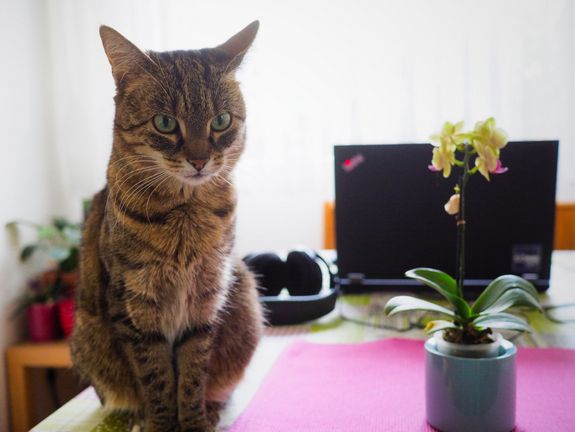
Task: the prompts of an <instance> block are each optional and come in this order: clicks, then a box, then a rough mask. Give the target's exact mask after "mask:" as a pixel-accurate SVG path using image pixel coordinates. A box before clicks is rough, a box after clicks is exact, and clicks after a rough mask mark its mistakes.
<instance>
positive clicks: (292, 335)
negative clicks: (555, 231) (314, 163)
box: [33, 252, 575, 432]
mask: <svg viewBox="0 0 575 432" xmlns="http://www.w3.org/2000/svg"><path fill="white" fill-rule="evenodd" d="M551 287H552V288H551V289H550V290H549V293H548V294H545V295H543V296H542V297H543V298H542V301H543V303H544V304H558V303H566V302H575V252H560V253H555V254H554V256H553V270H552V281H551ZM391 295H393V294H373V295H358V296H346V297H345V298H341V299H340V300H339V304H338V309H337V310H336V311H334V312H332V313H331V314H329V315H328V316H326V317H323V318H322V319H320V320H318V321H316V322H313V323H310V324H306V325H300V326H287V327H279V328H269V329H267V330H266V333H265V336H264V338H263V340H262V341H261V343H260V345H259V346H258V348H257V350H256V352H255V354H254V358H253V360H252V362H251V364H250V366H249V367H248V369H247V371H246V376H245V378H244V380H243V381H242V382H241V383H240V385H239V386H238V388H237V389H236V391H235V392H234V393H233V395H232V398H231V400H230V402H229V405H228V407H227V408H226V410H225V411H224V413H223V415H222V419H221V423H220V430H221V431H225V430H226V429H227V427H228V426H229V425H231V424H232V423H233V421H234V420H235V419H236V418H237V417H238V415H239V414H240V413H241V412H242V411H243V410H244V409H245V407H246V406H247V405H248V403H249V402H250V400H251V398H252V397H253V395H254V394H255V393H256V391H257V389H258V387H259V385H260V384H261V382H262V381H263V380H264V378H265V376H266V374H267V372H268V371H269V370H270V368H271V367H272V365H273V363H274V361H275V360H276V359H277V357H278V356H279V354H280V353H281V351H282V350H283V349H284V348H285V347H286V346H287V345H289V344H290V343H292V342H293V341H295V340H297V339H302V338H303V339H305V340H307V341H310V342H318V343H335V342H349V343H352V342H363V341H372V340H378V339H382V338H386V337H397V336H398V335H400V336H401V337H406V338H417V339H424V338H425V336H424V335H423V334H422V332H421V331H420V330H417V329H412V330H409V331H406V332H402V333H398V332H397V331H393V330H385V329H379V328H375V327H369V326H365V325H360V324H356V323H353V322H350V321H346V320H344V319H342V318H341V316H342V314H343V315H345V316H353V317H358V318H360V319H362V320H367V321H369V322H371V323H372V324H378V323H379V324H388V325H389V324H391V325H394V326H402V325H403V324H404V322H403V321H402V320H407V319H408V317H407V316H399V317H392V318H386V317H383V316H382V313H381V310H382V308H383V305H384V304H385V302H386V301H387V299H389V297H390V296H391ZM574 315H575V312H574ZM529 319H530V321H531V323H532V325H533V326H534V328H535V330H536V333H535V334H533V335H522V336H520V337H519V338H517V339H515V341H514V342H515V343H516V344H517V345H522V346H541V347H547V346H563V347H567V348H572V349H575V323H571V324H565V325H561V326H559V325H556V324H553V323H552V322H549V321H547V320H545V319H544V318H542V317H541V316H538V315H536V314H535V313H533V314H531V313H530V314H529ZM125 424H126V419H125V418H123V417H122V416H120V415H115V414H110V413H108V412H106V411H104V410H103V409H102V408H101V407H100V405H99V402H98V399H97V397H96V395H95V393H94V391H93V389H91V388H89V389H87V390H86V391H84V392H83V393H81V394H80V395H79V396H77V397H76V398H74V399H73V400H72V401H70V402H68V403H67V404H66V405H64V406H63V407H62V408H61V409H60V410H58V411H57V412H55V413H54V414H52V415H51V416H50V417H48V418H47V419H46V420H44V421H43V422H42V423H40V424H39V425H38V426H36V427H35V428H34V429H33V432H55V431H62V432H63V431H65V432H80V431H91V430H95V431H101V432H105V431H113V430H125Z"/></svg>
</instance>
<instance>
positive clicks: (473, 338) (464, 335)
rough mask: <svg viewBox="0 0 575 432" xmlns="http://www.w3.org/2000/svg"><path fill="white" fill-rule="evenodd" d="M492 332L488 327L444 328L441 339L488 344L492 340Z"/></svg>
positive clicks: (460, 342)
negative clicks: (481, 328)
mask: <svg viewBox="0 0 575 432" xmlns="http://www.w3.org/2000/svg"><path fill="white" fill-rule="evenodd" d="M492 333H493V332H492V331H491V329H490V328H486V329H485V330H477V329H476V328H474V327H465V328H460V329H459V328H458V329H446V330H445V331H444V332H443V339H445V340H446V341H447V342H451V343H457V344H463V345H478V344H488V343H491V342H494V339H493V337H491V334H492Z"/></svg>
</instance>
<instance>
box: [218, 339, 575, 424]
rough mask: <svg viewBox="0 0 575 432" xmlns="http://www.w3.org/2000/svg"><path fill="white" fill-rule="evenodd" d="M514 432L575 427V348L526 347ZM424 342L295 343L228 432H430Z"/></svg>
mask: <svg viewBox="0 0 575 432" xmlns="http://www.w3.org/2000/svg"><path fill="white" fill-rule="evenodd" d="M517 373H518V377H517V378H518V383H517V427H516V429H515V431H516V432H524V431H528V432H531V431H542V432H548V431H549V432H551V431H553V432H563V431H566V432H567V431H569V432H573V431H575V351H572V350H564V349H555V348H550V349H536V348H520V349H519V354H518V364H517ZM433 430H434V429H433V428H431V427H430V426H428V425H427V423H426V421H425V402H424V349H423V342H422V341H419V340H408V339H385V340H381V341H377V342H369V343H360V344H339V345H327V344H313V343H308V342H296V343H294V344H292V345H291V346H289V347H288V348H287V349H286V350H285V351H284V352H283V353H282V354H281V356H280V358H279V359H278V361H277V363H276V364H275V365H274V366H273V368H272V370H271V371H270V373H269V375H268V376H267V377H266V379H265V381H264V382H263V384H262V386H261V388H260V389H259V390H258V393H257V394H256V395H255V396H254V399H253V400H252V401H251V403H250V405H249V406H248V408H247V409H246V410H245V411H244V412H243V413H242V415H240V417H239V418H238V420H237V421H236V422H235V423H234V424H233V425H232V426H231V427H230V429H229V432H323V431H326V432H355V431H357V432H375V431H406V432H413V431H416V432H431V431H433Z"/></svg>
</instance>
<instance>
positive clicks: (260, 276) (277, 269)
mask: <svg viewBox="0 0 575 432" xmlns="http://www.w3.org/2000/svg"><path fill="white" fill-rule="evenodd" d="M244 262H245V263H246V264H247V266H248V267H249V268H250V269H251V270H252V271H253V272H254V274H255V275H256V279H257V281H258V290H259V292H260V294H261V295H264V296H277V295H279V293H280V291H281V290H282V288H284V287H285V286H286V277H287V275H286V264H285V262H284V261H283V260H282V259H281V258H280V257H279V256H278V255H276V254H274V253H261V254H251V255H248V256H246V257H245V258H244Z"/></svg>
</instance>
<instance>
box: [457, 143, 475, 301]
mask: <svg viewBox="0 0 575 432" xmlns="http://www.w3.org/2000/svg"><path fill="white" fill-rule="evenodd" d="M470 147H471V146H468V145H466V146H465V149H464V157H463V173H462V174H461V177H460V178H459V213H457V254H456V257H457V290H458V294H459V296H460V297H463V285H464V281H465V187H466V186H467V180H468V179H469V175H470V173H469V160H470V159H471V149H470Z"/></svg>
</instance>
